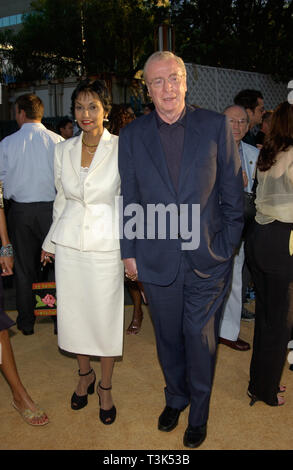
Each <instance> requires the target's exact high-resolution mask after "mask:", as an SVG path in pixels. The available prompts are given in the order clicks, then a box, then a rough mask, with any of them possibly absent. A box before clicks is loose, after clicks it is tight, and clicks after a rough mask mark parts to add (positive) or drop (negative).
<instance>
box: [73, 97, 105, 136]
mask: <svg viewBox="0 0 293 470" xmlns="http://www.w3.org/2000/svg"><path fill="white" fill-rule="evenodd" d="M74 110H75V119H76V120H77V122H78V125H79V126H80V127H81V129H82V130H83V131H84V132H93V133H95V131H101V130H102V129H103V120H104V117H105V112H104V108H103V105H102V103H101V101H100V100H99V97H98V95H97V94H96V93H80V94H79V95H77V98H76V100H75V107H74Z"/></svg>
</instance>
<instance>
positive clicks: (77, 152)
mask: <svg viewBox="0 0 293 470" xmlns="http://www.w3.org/2000/svg"><path fill="white" fill-rule="evenodd" d="M81 143H82V133H81V134H80V135H79V136H78V138H77V139H76V140H75V142H73V145H72V147H71V148H70V149H69V154H70V159H71V163H72V166H73V169H74V171H75V173H76V175H77V176H78V178H79V177H80V166H81V152H82V148H81V147H82V145H81ZM112 147H113V143H112V140H111V134H110V133H109V132H108V131H107V130H106V129H104V132H103V134H102V137H101V140H100V142H99V145H98V148H97V150H96V153H95V155H94V157H93V161H92V163H91V166H90V168H89V172H88V174H90V173H91V172H92V171H94V170H95V169H96V168H97V167H98V166H99V165H100V164H101V163H102V161H103V160H104V159H105V158H107V157H108V155H109V153H110V152H111V150H112Z"/></svg>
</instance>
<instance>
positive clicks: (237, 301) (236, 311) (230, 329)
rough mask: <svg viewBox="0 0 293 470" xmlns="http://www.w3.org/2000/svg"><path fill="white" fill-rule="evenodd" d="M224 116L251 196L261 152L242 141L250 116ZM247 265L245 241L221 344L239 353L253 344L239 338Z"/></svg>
mask: <svg viewBox="0 0 293 470" xmlns="http://www.w3.org/2000/svg"><path fill="white" fill-rule="evenodd" d="M224 114H225V115H226V116H227V120H228V122H229V124H230V126H231V129H232V133H233V137H234V139H235V142H236V145H237V148H238V151H239V155H240V160H241V164H242V171H243V186H244V191H246V192H248V193H251V192H252V186H253V182H254V176H255V165H256V162H257V158H258V153H259V150H258V149H256V148H255V147H253V146H252V145H249V144H246V143H245V142H243V141H242V139H243V137H244V136H245V134H246V132H247V129H248V127H249V118H248V114H247V112H246V110H245V109H244V108H243V107H242V106H236V105H233V106H229V107H228V108H226V109H225V111H224ZM244 261H245V254H244V241H242V242H241V244H240V245H239V248H238V251H237V253H236V255H235V257H234V264H233V273H232V283H231V288H230V292H229V295H228V298H227V300H226V302H225V307H224V311H223V316H222V321H221V326H220V332H219V342H220V343H222V344H225V345H226V346H229V347H230V348H232V349H236V350H237V351H248V350H249V349H250V345H249V343H247V342H246V341H243V340H242V339H240V338H239V332H240V323H241V314H242V307H243V301H244V299H243V298H242V291H243V290H244V289H243V279H242V270H243V265H244Z"/></svg>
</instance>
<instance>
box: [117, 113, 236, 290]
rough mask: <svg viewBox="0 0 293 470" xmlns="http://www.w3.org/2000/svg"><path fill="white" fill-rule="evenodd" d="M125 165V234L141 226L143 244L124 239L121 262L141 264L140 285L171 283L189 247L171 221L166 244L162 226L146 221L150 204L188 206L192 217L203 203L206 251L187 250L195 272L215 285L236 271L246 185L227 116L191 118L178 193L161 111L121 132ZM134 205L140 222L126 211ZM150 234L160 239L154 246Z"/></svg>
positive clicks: (191, 115)
mask: <svg viewBox="0 0 293 470" xmlns="http://www.w3.org/2000/svg"><path fill="white" fill-rule="evenodd" d="M118 162H119V171H120V176H121V195H122V196H123V206H124V217H123V224H124V227H125V228H126V227H127V223H131V222H130V221H131V220H132V222H133V221H134V220H136V222H137V223H136V225H135V228H136V230H137V231H138V233H140V237H139V238H137V237H134V238H133V239H129V237H128V238H127V237H125V236H124V237H122V239H121V241H120V243H121V257H122V258H136V262H137V267H138V277H139V279H140V280H141V281H144V282H149V283H153V284H158V285H168V284H170V283H171V282H172V281H173V280H174V279H175V277H176V274H177V272H178V268H179V263H180V259H181V253H182V242H183V241H184V240H182V238H180V237H176V238H174V233H173V235H172V234H171V233H172V232H171V230H172V227H171V226H170V220H169V219H168V217H167V218H166V220H167V226H166V237H164V238H165V239H159V236H158V227H157V226H155V227H150V225H151V223H152V222H150V220H149V219H148V218H147V217H146V211H147V208H148V207H150V206H148V205H157V204H163V205H165V206H168V205H169V204H171V205H176V206H177V207H178V208H180V205H182V204H183V205H185V208H186V207H187V208H188V211H189V215H191V208H192V204H200V244H199V246H198V247H197V248H196V249H192V250H188V251H187V256H188V258H189V260H190V263H191V265H192V268H193V269H194V270H195V272H196V273H197V274H198V275H199V276H200V277H205V278H208V277H213V273H215V272H216V273H219V272H221V271H222V269H223V270H225V269H227V267H229V265H230V264H231V263H230V261H231V259H232V256H233V254H234V250H235V248H236V247H237V245H238V243H239V240H240V237H241V232H242V228H243V181H242V171H241V163H240V158H239V154H238V151H237V149H236V146H235V143H234V139H233V136H232V133H231V130H230V127H229V124H228V123H227V121H226V118H225V116H223V115H221V114H219V113H216V112H213V111H207V110H204V109H195V110H193V111H188V112H187V114H186V127H185V136H184V149H183V157H182V163H181V170H180V177H179V187H178V192H176V191H175V189H174V187H173V184H172V180H171V178H170V175H169V171H168V167H167V163H166V158H165V155H164V153H163V148H162V145H161V141H160V137H159V132H158V127H157V120H156V116H155V113H154V112H152V113H151V114H149V115H146V116H142V117H140V118H138V119H136V120H135V121H133V122H132V123H130V124H129V125H127V126H126V127H125V128H124V129H122V130H121V132H120V136H119V158H118ZM133 203H136V204H140V206H141V207H142V208H143V211H144V216H142V214H141V213H140V215H141V217H140V220H139V221H138V219H139V218H138V217H137V218H136V219H135V218H133V217H134V213H132V214H130V212H129V215H127V210H125V208H127V206H128V205H129V204H133ZM178 217H179V215H178ZM189 223H190V224H191V219H190V218H189ZM128 228H129V227H128ZM150 228H151V229H152V230H153V231H154V232H155V237H153V236H152V237H151V238H149V239H148V238H147V231H148V230H149V229H150ZM189 228H191V225H189ZM173 229H174V227H173ZM142 230H143V231H144V237H141V232H142ZM173 232H174V230H173ZM178 233H179V234H180V227H179V229H178Z"/></svg>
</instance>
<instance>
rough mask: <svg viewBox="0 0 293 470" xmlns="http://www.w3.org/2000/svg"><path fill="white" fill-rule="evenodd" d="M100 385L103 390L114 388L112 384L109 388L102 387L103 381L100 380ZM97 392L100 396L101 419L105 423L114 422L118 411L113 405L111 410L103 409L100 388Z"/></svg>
mask: <svg viewBox="0 0 293 470" xmlns="http://www.w3.org/2000/svg"><path fill="white" fill-rule="evenodd" d="M98 387H100V389H101V390H112V386H111V387H107V388H106V387H102V385H101V381H99V384H98ZM97 394H98V396H99V405H100V420H101V421H102V423H103V424H112V423H114V421H115V418H116V413H117V412H116V408H115V406H114V405H113V406H112V408H110V410H103V408H101V397H100V394H99V391H98V390H97Z"/></svg>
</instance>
